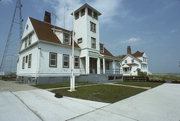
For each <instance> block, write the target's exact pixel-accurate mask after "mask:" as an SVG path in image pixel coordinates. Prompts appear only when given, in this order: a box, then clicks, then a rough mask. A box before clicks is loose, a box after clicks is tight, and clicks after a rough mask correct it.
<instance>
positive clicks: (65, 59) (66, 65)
mask: <svg viewBox="0 0 180 121" xmlns="http://www.w3.org/2000/svg"><path fill="white" fill-rule="evenodd" d="M63 67H64V68H69V55H66V54H63Z"/></svg>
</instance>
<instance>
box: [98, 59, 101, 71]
mask: <svg viewBox="0 0 180 121" xmlns="http://www.w3.org/2000/svg"><path fill="white" fill-rule="evenodd" d="M100 73H101V64H100V58H97V74H100Z"/></svg>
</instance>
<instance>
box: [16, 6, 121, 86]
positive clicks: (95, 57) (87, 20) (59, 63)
mask: <svg viewBox="0 0 180 121" xmlns="http://www.w3.org/2000/svg"><path fill="white" fill-rule="evenodd" d="M74 13H75V18H74V36H75V37H74V38H75V39H74V40H75V42H74V45H75V46H74V74H75V76H76V78H77V80H82V78H83V79H84V81H89V80H96V79H99V80H102V79H101V78H103V79H104V78H106V79H107V80H108V79H112V78H110V77H112V76H113V79H118V77H115V75H116V76H117V75H118V76H121V75H120V65H119V62H120V60H121V59H120V58H119V57H115V56H113V55H112V54H111V53H110V52H109V51H108V50H107V49H106V48H105V47H104V45H103V44H101V43H100V39H99V20H98V17H99V16H100V15H101V13H100V12H98V11H97V10H96V9H94V8H92V7H91V6H89V5H88V4H84V5H83V6H82V7H80V8H79V9H77V10H76V11H74ZM72 62H73V61H72V31H69V30H66V29H63V28H60V27H57V26H54V25H52V24H51V14H50V13H48V12H45V16H44V21H39V20H36V19H34V18H31V17H29V18H28V20H27V23H26V25H25V29H24V33H23V36H22V40H21V48H20V51H19V59H18V63H17V76H18V79H19V80H22V81H25V82H27V81H28V82H35V83H55V82H62V81H69V78H70V76H71V71H72V67H71V66H72V64H71V63H72ZM92 74H93V75H96V76H95V77H97V76H98V75H99V77H100V78H93V79H92V76H91V77H90V78H89V75H92ZM102 76H103V77H102ZM81 77H82V78H81ZM88 79H89V80H88ZM97 81H98V80H97Z"/></svg>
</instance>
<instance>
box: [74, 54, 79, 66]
mask: <svg viewBox="0 0 180 121" xmlns="http://www.w3.org/2000/svg"><path fill="white" fill-rule="evenodd" d="M76 59H78V60H77V61H76ZM76 64H78V66H76ZM79 67H80V66H79V56H74V68H79Z"/></svg>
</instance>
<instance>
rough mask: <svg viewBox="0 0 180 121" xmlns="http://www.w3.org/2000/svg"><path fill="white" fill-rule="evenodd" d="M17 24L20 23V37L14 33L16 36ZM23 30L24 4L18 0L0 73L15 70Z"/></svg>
mask: <svg viewBox="0 0 180 121" xmlns="http://www.w3.org/2000/svg"><path fill="white" fill-rule="evenodd" d="M18 11H19V18H18V20H17V21H16V16H17V15H16V14H17V12H18ZM15 24H18V25H19V37H18V38H16V37H15V36H16V34H14V35H15V36H13V29H14V26H15ZM22 32H23V19H22V4H21V0H17V1H16V6H15V9H14V13H13V17H12V20H11V26H10V29H9V33H8V37H7V40H6V42H5V48H4V52H3V56H2V60H1V64H0V75H5V74H6V73H11V72H15V70H16V59H17V52H18V49H17V48H18V46H19V41H21V37H22ZM16 39H17V40H19V41H18V42H17V41H15V40H16ZM13 42H14V43H13ZM13 66H14V67H13Z"/></svg>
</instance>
